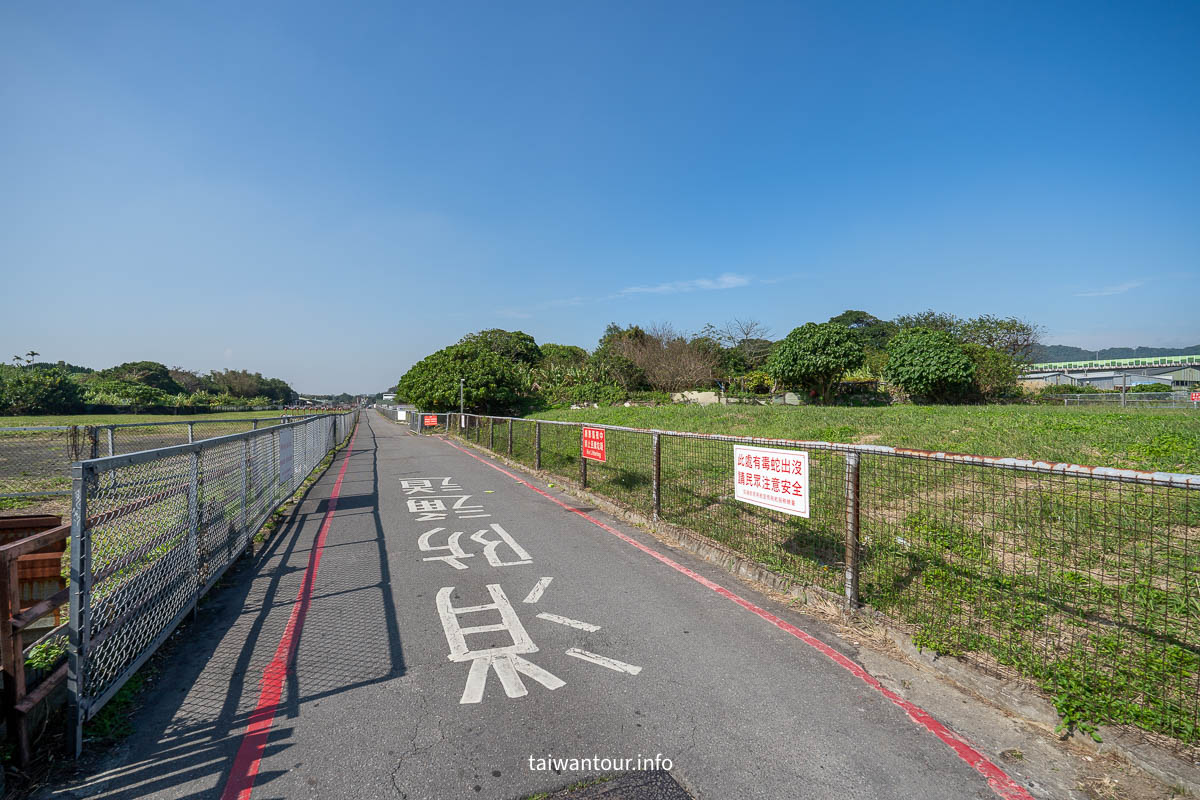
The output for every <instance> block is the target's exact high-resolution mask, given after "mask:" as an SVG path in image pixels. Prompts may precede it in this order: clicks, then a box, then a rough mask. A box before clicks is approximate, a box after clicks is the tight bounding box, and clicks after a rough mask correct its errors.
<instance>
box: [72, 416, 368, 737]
mask: <svg viewBox="0 0 1200 800" xmlns="http://www.w3.org/2000/svg"><path fill="white" fill-rule="evenodd" d="M356 419H357V412H350V413H346V414H325V415H320V416H313V417H306V418H302V419H300V420H299V421H296V422H289V423H285V424H282V425H274V426H272V427H269V428H262V429H259V430H252V431H249V432H245V433H235V434H231V435H227V436H221V437H218V438H213V439H206V440H204V441H200V442H194V443H191V444H181V445H175V446H173V447H163V448H160V449H157V450H147V451H142V452H137V453H132V454H128V455H113V456H107V457H104V458H96V459H90V460H86V461H81V462H78V463H76V464H74V465H73V467H72V488H71V491H72V500H71V503H72V504H71V548H70V555H71V581H70V607H71V613H70V622H69V626H68V631H69V642H70V644H69V647H68V670H67V687H68V693H69V706H70V713H71V722H72V723H73V725H72V730H73V731H74V749H75V752H76V754H78V753H79V752H80V750H81V748H82V744H83V723H84V722H86V721H87V720H89V719H91V718H92V717H93V716H95V714H96V712H98V711H99V710H100V708H101V707H103V706H104V704H105V703H106V702H108V700H109V699H111V698H112V696H113V695H114V694H115V693H116V692H117V690H118V689H120V688H121V686H122V685H123V684H124V683H125V681H126V680H128V679H129V677H130V676H131V675H133V673H134V672H135V671H136V670H137V669H138V668H139V667H140V666H141V665H142V664H143V663H144V662H145V660H146V659H147V658H149V657H150V655H151V654H152V653H153V652H154V651H155V650H156V649H157V648H158V647H159V646H160V645H161V644H162V643H163V642H164V641H165V640H166V638H167V637H168V636H169V635H170V634H171V632H172V631H173V630H174V629H175V627H176V626H177V625H178V624H179V622H180V621H181V620H182V619H183V618H184V616H185V615H187V614H188V613H190V612H192V611H194V610H195V608H196V603H197V601H198V600H199V598H200V597H201V596H202V595H204V594H205V593H206V592H207V591H208V590H209V589H210V588H211V587H212V586H213V584H214V583H215V582H216V580H217V579H218V578H219V577H220V576H221V574H222V573H223V572H224V571H225V570H226V569H227V568H228V567H229V565H230V564H231V563H233V561H234V560H235V559H236V558H237V557H238V556H239V555H240V554H241V553H242V551H243V550H245V548H246V547H247V545H248V544H249V543H250V541H251V539H252V538H253V536H254V534H255V532H256V531H257V530H258V529H259V527H260V526H261V525H262V524H263V523H264V522H265V521H266V520H267V518H268V517H269V516H270V514H271V513H272V512H273V511H274V510H275V509H276V508H277V507H278V506H279V504H280V503H282V502H283V501H284V500H285V499H286V498H287V497H288V496H290V495H291V494H292V493H293V491H295V490H296V489H297V488H298V487H299V486H300V485H301V484H302V483H303V481H304V479H305V478H306V477H307V476H308V475H309V473H311V472H312V471H313V469H314V468H316V467H317V465H318V464H319V463H320V462H321V461H322V460H323V459H324V458H325V457H326V456H327V455H329V453H330V451H331V450H333V449H334V447H335V446H337V445H338V444H339V443H340V442H342V441H344V440H346V438H347V437H348V436H349V435H350V433H351V431H352V429H353V427H354V423H355V421H356Z"/></svg>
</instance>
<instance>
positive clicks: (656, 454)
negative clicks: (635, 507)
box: [650, 433, 662, 522]
mask: <svg viewBox="0 0 1200 800" xmlns="http://www.w3.org/2000/svg"><path fill="white" fill-rule="evenodd" d="M650 442H651V444H650V446H651V449H652V450H653V459H652V460H653V461H654V471H653V475H652V476H651V478H650V492H651V494H652V495H653V497H654V508H653V509H652V511H651V518H652V519H653V520H654V521H655V522H658V518H659V516H660V515H661V514H662V441H661V440H660V439H659V436H658V434H657V433H655V434H651V439H650Z"/></svg>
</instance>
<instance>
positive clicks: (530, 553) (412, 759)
mask: <svg viewBox="0 0 1200 800" xmlns="http://www.w3.org/2000/svg"><path fill="white" fill-rule="evenodd" d="M335 486H336V494H337V498H336V501H332V500H331V497H332V496H333V495H334V494H335ZM535 489H536V490H535ZM537 490H541V491H540V492H539V491H537ZM464 496H468V497H467V499H462V498H463V497H464ZM568 507H570V508H568ZM572 508H574V509H580V510H582V511H583V512H584V514H580V513H576V511H574V510H571V509H572ZM422 547H424V549H422ZM655 554H658V556H660V557H655ZM668 562H669V563H668ZM226 583H227V585H225V586H224V587H223V588H221V589H220V590H218V591H216V592H214V593H213V594H212V595H211V596H210V598H209V599H208V601H207V603H206V604H205V605H204V607H202V608H201V610H200V613H199V615H198V619H197V621H196V622H194V623H192V624H190V625H189V626H188V627H187V628H186V630H184V631H183V632H181V633H180V634H179V635H177V636H176V637H175V639H176V640H177V641H173V642H172V643H171V644H170V645H169V648H168V650H167V652H166V657H164V658H162V659H160V663H161V664H162V665H163V666H162V667H161V668H160V672H159V674H158V675H157V676H156V678H155V680H154V682H153V685H152V687H151V689H150V690H148V692H147V693H146V695H145V696H146V697H147V698H148V701H147V702H145V703H144V704H143V706H142V707H141V708H140V710H139V711H137V712H136V713H135V714H134V716H133V718H132V722H133V727H134V734H133V735H132V736H131V737H130V738H129V739H128V740H127V742H126V743H125V744H124V745H122V746H120V747H118V748H117V749H115V750H114V751H112V752H109V753H107V754H106V755H104V756H103V757H100V758H97V759H96V760H94V761H92V762H86V763H85V766H84V770H83V772H84V774H83V775H81V776H80V777H79V778H78V779H77V780H74V781H72V782H71V784H70V785H69V786H67V787H63V788H61V789H59V790H57V791H55V792H47V795H48V796H56V797H64V796H67V797H85V796H87V797H108V798H122V799H124V798H134V797H139V798H140V797H155V798H178V797H188V798H218V797H222V796H224V797H229V798H232V797H248V796H252V797H254V798H277V797H278V798H305V797H321V798H342V797H345V798H373V797H381V798H382V797H389V798H396V797H399V798H412V799H413V800H416V799H417V798H460V797H462V798H477V797H483V798H525V797H529V796H531V795H535V794H537V793H551V792H555V791H559V790H561V789H563V788H564V787H567V786H570V785H573V784H576V783H580V782H589V781H592V780H594V779H596V778H599V777H606V776H611V775H613V774H616V773H620V772H630V771H633V772H636V771H647V770H651V771H652V770H656V769H658V770H661V769H662V768H663V767H666V766H668V760H669V767H670V771H669V773H667V775H668V776H669V777H670V778H671V779H673V781H674V782H676V783H678V784H679V785H680V786H682V787H683V788H684V789H686V791H687V792H689V793H690V794H691V795H692V796H694V797H702V798H838V799H839V800H844V798H917V797H919V798H930V799H931V800H940V799H943V798H944V799H945V800H965V799H966V798H994V797H997V796H1005V790H1004V789H1003V784H1004V777H1003V775H1002V773H1001V777H1000V778H999V779H997V777H996V775H995V774H993V775H992V776H991V777H992V785H989V780H988V778H987V777H985V775H986V774H987V773H988V770H989V769H990V767H989V766H988V765H987V764H984V765H983V766H982V767H981V766H980V765H979V764H974V765H973V764H972V763H970V762H971V761H972V760H977V758H976V756H975V754H973V753H971V751H970V750H969V749H967V745H966V744H965V743H962V742H957V741H955V740H953V734H949V736H950V739H949V741H950V742H951V744H950V746H948V744H947V741H946V739H947V735H946V734H943V738H938V736H936V735H935V731H936V728H937V724H936V722H935V721H932V720H922V719H921V715H920V713H919V710H918V711H916V712H914V711H913V709H911V708H909V709H905V708H903V707H902V705H900V704H897V702H894V701H893V698H889V697H888V696H887V695H886V694H885V693H884V692H881V691H880V690H879V688H878V687H877V686H873V685H872V684H871V682H870V679H869V676H868V677H866V678H865V679H864V676H863V675H861V674H855V672H854V671H853V668H854V665H853V664H850V663H849V661H846V659H847V657H848V656H849V653H848V652H846V651H845V650H844V645H843V644H841V642H840V640H839V639H838V638H837V637H835V636H833V635H832V633H831V632H828V631H825V630H823V629H822V627H821V626H820V625H818V624H817V623H814V622H813V621H812V620H811V619H809V618H806V617H803V616H801V615H799V614H796V613H794V612H792V611H791V610H790V609H787V608H786V607H784V606H782V605H779V604H775V603H772V602H771V601H770V600H768V599H766V598H764V597H761V596H757V595H751V594H749V593H748V591H749V590H748V589H746V588H745V587H744V586H741V585H740V584H738V583H737V582H736V581H735V580H734V579H733V578H731V577H730V576H729V574H728V573H726V572H724V571H722V570H721V569H719V568H717V567H714V566H712V565H710V564H708V563H706V562H703V561H701V560H699V559H697V558H694V557H692V556H690V555H688V554H685V553H681V552H679V551H676V550H672V549H670V548H668V547H666V546H665V545H663V544H662V543H660V542H658V541H657V540H655V539H654V538H652V537H650V536H649V535H647V534H645V533H644V532H641V531H639V530H637V529H635V528H632V527H630V526H628V525H624V524H622V523H620V522H618V521H616V520H613V519H611V518H609V517H606V516H605V515H604V514H602V513H600V512H598V511H596V510H594V509H590V508H586V507H583V506H582V505H581V504H580V503H579V502H578V501H577V500H574V499H571V498H569V497H568V496H566V495H563V494H559V493H558V492H556V490H555V489H553V488H550V487H549V486H548V485H547V484H546V483H544V482H539V481H537V480H535V479H533V478H530V477H529V476H527V475H523V474H519V473H517V472H515V471H513V470H512V469H510V468H507V467H505V468H503V471H502V470H501V469H497V468H496V465H495V462H493V461H491V460H490V459H488V458H487V457H485V456H483V455H481V454H478V453H472V452H468V451H467V448H465V447H463V446H462V445H457V446H456V445H455V444H454V443H452V442H449V441H447V440H445V439H442V438H440V437H434V436H414V435H412V434H410V433H409V432H408V430H407V428H404V427H401V426H398V425H396V424H394V423H391V422H389V421H387V420H384V419H382V418H381V417H379V416H377V415H375V414H374V413H373V412H365V413H364V414H363V415H362V422H361V423H360V425H359V428H358V432H357V434H356V436H355V439H354V442H353V447H352V449H351V450H350V451H349V453H348V454H347V453H346V452H345V451H343V453H342V454H341V455H340V456H339V458H338V459H337V460H336V461H335V463H334V465H333V467H332V468H331V469H330V470H329V471H328V472H327V473H326V474H325V475H324V476H323V477H322V478H321V480H320V481H318V483H317V484H316V485H315V486H314V487H313V489H312V491H311V492H310V493H309V495H308V497H307V498H306V500H305V501H304V503H302V504H301V506H300V508H299V510H298V513H297V514H296V515H295V518H294V520H293V521H292V523H291V524H290V525H289V526H288V527H287V528H285V529H284V530H283V531H281V533H280V534H278V535H277V536H276V537H275V539H274V540H273V541H272V543H271V545H270V546H269V547H268V548H267V550H266V551H265V552H263V553H262V554H261V555H260V556H258V557H257V558H256V560H255V561H254V562H253V563H248V564H246V565H243V567H242V568H241V569H239V570H237V571H234V572H231V574H230V578H229V579H228V580H227V582H226ZM714 586H717V587H718V588H720V587H728V588H729V589H730V590H732V591H733V592H735V593H737V595H739V596H740V597H743V598H748V600H749V601H750V603H753V604H754V605H755V606H756V607H757V608H758V609H759V610H760V611H761V612H762V613H756V612H755V610H754V609H751V608H748V607H747V605H749V603H745V602H744V603H743V604H739V603H738V602H735V601H734V600H732V599H731V598H730V596H729V594H728V592H724V593H723V591H718V590H714ZM306 595H307V596H306ZM764 614H765V615H766V617H764ZM789 626H794V627H793V628H791V629H790V630H789ZM472 628H476V629H477V630H470V629H472ZM806 637H807V638H808V641H806V640H805V638H806ZM822 650H824V651H825V652H822ZM838 659H841V660H843V661H846V663H842V664H839V663H838ZM848 665H849V666H848ZM914 717H916V719H914ZM922 723H923V724H922ZM931 729H934V731H933V732H931ZM560 759H568V761H567V762H565V763H564V762H562V761H556V760H560ZM572 759H574V760H576V761H574V762H572V761H570V760H572ZM588 759H590V760H591V761H590V762H589V761H588ZM604 759H608V761H607V762H605V761H604ZM645 783H646V784H647V785H649V784H651V783H653V784H655V785H656V786H659V790H661V785H660V782H659V781H657V780H648V781H645ZM998 786H999V787H1000V788H999V790H998V789H997V787H998ZM655 791H658V790H655ZM606 796H607V795H606ZM614 796H615V794H614ZM628 796H629V797H634V796H639V797H640V796H642V795H636V794H632V793H631V794H629V795H628ZM645 796H647V797H649V796H663V797H668V796H674V795H671V794H669V793H664V794H661V795H659V794H649V793H647V794H646V795H645ZM1007 796H1012V797H1019V796H1021V795H1020V794H1009V795H1007Z"/></svg>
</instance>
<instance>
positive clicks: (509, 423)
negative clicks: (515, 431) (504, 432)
mask: <svg viewBox="0 0 1200 800" xmlns="http://www.w3.org/2000/svg"><path fill="white" fill-rule="evenodd" d="M508 454H509V455H510V456H511V455H512V420H511V419H510V420H509V421H508Z"/></svg>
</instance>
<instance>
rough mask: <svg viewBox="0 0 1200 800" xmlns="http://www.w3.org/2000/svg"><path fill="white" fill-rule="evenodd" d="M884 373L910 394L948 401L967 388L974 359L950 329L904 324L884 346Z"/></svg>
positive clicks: (960, 394)
mask: <svg viewBox="0 0 1200 800" xmlns="http://www.w3.org/2000/svg"><path fill="white" fill-rule="evenodd" d="M887 353H888V363H887V368H886V372H885V375H886V377H887V379H888V380H889V381H891V382H892V383H894V384H895V385H897V386H899V387H900V388H901V389H903V390H904V391H905V392H907V393H908V394H909V395H910V396H911V397H913V398H915V399H921V400H926V401H932V402H948V401H950V400H952V399H953V398H955V397H959V396H962V395H963V394H964V393H965V392H967V391H969V389H970V387H971V383H972V381H973V380H974V378H975V363H974V362H973V361H972V360H971V358H970V356H969V355H968V354H967V353H966V352H965V351H964V349H963V345H962V343H961V342H959V340H958V339H957V338H956V337H955V336H954V335H952V334H951V333H949V332H947V331H944V330H930V329H929V328H906V329H905V330H902V331H900V332H899V333H897V334H896V335H895V336H894V337H892V340H891V341H890V342H888V347H887Z"/></svg>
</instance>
